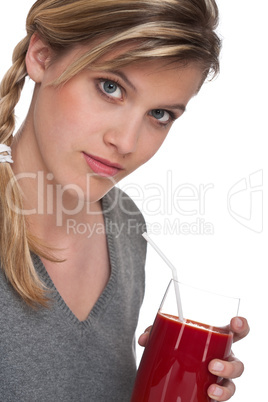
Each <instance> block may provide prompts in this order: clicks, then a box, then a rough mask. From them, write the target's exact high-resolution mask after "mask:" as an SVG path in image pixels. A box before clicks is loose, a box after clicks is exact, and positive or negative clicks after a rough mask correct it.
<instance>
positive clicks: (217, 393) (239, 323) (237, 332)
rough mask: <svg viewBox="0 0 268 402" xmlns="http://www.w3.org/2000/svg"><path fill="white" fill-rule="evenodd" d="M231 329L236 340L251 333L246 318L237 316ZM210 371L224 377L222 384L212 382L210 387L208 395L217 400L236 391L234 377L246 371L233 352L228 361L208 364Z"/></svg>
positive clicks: (223, 398)
mask: <svg viewBox="0 0 268 402" xmlns="http://www.w3.org/2000/svg"><path fill="white" fill-rule="evenodd" d="M230 329H231V331H232V332H233V333H234V342H237V341H239V340H240V339H242V338H244V337H245V336H246V335H247V334H248V333H249V326H248V323H247V320H246V319H245V318H241V317H236V318H233V319H232V320H231V323H230ZM208 369H209V371H210V372H211V373H212V374H215V375H216V376H218V377H222V378H223V381H222V382H221V384H220V385H219V384H217V385H216V384H212V385H211V386H210V387H209V388H208V395H209V397H210V398H212V399H213V400H215V401H227V400H228V399H230V398H231V397H232V396H233V394H234V393H235V385H234V383H233V381H232V379H234V378H237V377H240V376H241V374H242V373H243V371H244V365H243V363H242V362H240V361H239V360H238V359H237V358H236V357H235V356H234V355H233V354H231V356H230V357H229V359H228V361H222V360H217V359H215V360H212V361H211V362H210V363H209V366H208Z"/></svg>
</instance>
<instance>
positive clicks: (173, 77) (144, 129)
mask: <svg viewBox="0 0 268 402" xmlns="http://www.w3.org/2000/svg"><path fill="white" fill-rule="evenodd" d="M79 51H80V52H82V48H81V49H80V50H79V49H77V48H76V49H75V50H72V51H71V52H69V53H68V54H66V55H65V56H64V57H62V58H60V59H59V60H57V61H56V62H54V63H52V64H51V65H50V66H47V67H46V68H44V71H43V73H42V78H41V80H40V82H38V84H37V87H36V91H35V95H34V101H33V102H32V105H31V108H30V113H29V116H28V119H27V124H26V125H25V127H24V130H26V131H27V144H28V145H27V146H28V150H31V151H30V152H31V158H29V161H28V162H27V163H28V165H29V166H28V168H29V169H30V171H33V170H35V171H36V170H38V171H42V172H44V175H45V177H47V176H46V175H48V174H49V176H48V177H49V180H50V184H51V183H53V182H54V183H55V184H57V185H61V186H67V185H68V186H70V187H71V186H72V185H73V186H78V187H79V188H80V189H81V190H82V192H83V193H84V194H86V196H87V197H88V201H92V202H93V201H97V200H99V199H100V198H101V197H103V195H104V194H105V193H106V192H107V191H109V190H110V188H111V187H112V186H114V184H115V183H117V182H119V181H120V180H121V179H123V178H124V177H126V176H127V175H129V174H130V173H131V172H133V171H134V170H135V169H137V168H138V167H139V166H141V165H142V164H144V163H145V162H147V161H148V160H149V159H150V158H151V157H152V156H153V155H154V154H155V153H156V151H157V150H158V149H159V147H160V146H161V144H162V143H163V141H164V139H165V138H166V136H167V134H168V131H169V130H170V128H171V126H172V123H173V122H174V120H175V119H177V118H179V117H180V116H181V115H182V114H183V112H184V110H185V108H186V105H187V103H188V102H189V100H190V99H191V98H192V97H193V96H194V95H195V94H196V92H197V91H198V88H199V87H200V84H201V82H202V78H203V76H202V72H201V69H200V67H198V66H196V65H193V64H192V65H189V66H187V67H181V66H180V65H179V64H172V65H166V64H165V62H163V61H149V62H146V63H141V62H140V63H136V64H134V65H131V66H127V67H122V68H119V69H118V70H115V71H107V72H103V71H92V70H90V69H86V70H84V71H82V72H80V73H78V74H77V75H76V76H74V77H73V78H72V79H70V80H69V81H68V82H67V83H65V84H64V85H62V86H60V87H54V86H51V85H50V83H51V82H52V81H53V80H55V79H56V78H58V77H59V75H60V74H61V73H62V72H63V71H64V70H65V69H66V67H67V66H68V65H69V64H70V62H71V61H72V60H73V59H74V58H75V57H77V55H78V53H79ZM51 178H53V180H51Z"/></svg>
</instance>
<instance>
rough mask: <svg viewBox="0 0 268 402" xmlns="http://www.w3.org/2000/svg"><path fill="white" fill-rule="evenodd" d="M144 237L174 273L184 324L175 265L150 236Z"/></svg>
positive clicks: (144, 235) (181, 319) (178, 304)
mask: <svg viewBox="0 0 268 402" xmlns="http://www.w3.org/2000/svg"><path fill="white" fill-rule="evenodd" d="M142 236H143V237H144V238H145V240H147V242H148V243H149V244H150V245H151V246H152V247H153V248H154V249H155V251H156V252H157V253H158V254H159V255H160V257H161V258H162V259H163V260H164V261H165V263H166V264H167V265H168V266H169V268H170V269H171V271H172V277H173V279H174V287H175V294H176V300H177V306H178V313H179V319H180V321H182V322H183V321H184V320H183V313H182V305H181V296H180V289H179V284H178V276H177V270H176V268H175V267H174V265H173V264H172V263H171V262H170V261H169V260H168V259H167V257H166V256H165V255H164V254H163V253H162V251H161V250H160V249H159V248H158V246H157V245H156V244H155V242H154V241H153V240H152V239H151V238H150V237H149V236H148V234H147V233H146V232H144V233H143V234H142Z"/></svg>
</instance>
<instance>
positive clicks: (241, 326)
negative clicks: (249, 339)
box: [230, 317, 250, 342]
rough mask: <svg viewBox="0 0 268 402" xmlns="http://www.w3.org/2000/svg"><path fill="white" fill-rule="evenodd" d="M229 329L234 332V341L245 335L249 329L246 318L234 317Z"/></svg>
mask: <svg viewBox="0 0 268 402" xmlns="http://www.w3.org/2000/svg"><path fill="white" fill-rule="evenodd" d="M230 329H231V331H232V332H233V333H234V342H237V341H239V340H240V339H242V338H244V337H245V336H247V334H248V333H249V330H250V329H249V325H248V322H247V320H246V319H245V318H243V317H234V318H233V319H232V320H231V323H230Z"/></svg>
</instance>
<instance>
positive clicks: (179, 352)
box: [131, 280, 239, 402]
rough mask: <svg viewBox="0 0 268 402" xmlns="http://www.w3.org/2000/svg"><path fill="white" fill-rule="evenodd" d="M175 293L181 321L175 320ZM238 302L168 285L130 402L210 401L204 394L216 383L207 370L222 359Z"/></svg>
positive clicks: (226, 355)
mask: <svg viewBox="0 0 268 402" xmlns="http://www.w3.org/2000/svg"><path fill="white" fill-rule="evenodd" d="M176 289H177V296H178V289H179V294H180V297H179V298H180V300H181V305H182V311H183V316H184V317H183V319H179V318H178V307H177V300H178V297H176V292H175V290H176ZM238 308H239V299H236V298H232V297H226V296H222V295H218V294H215V293H212V292H208V291H205V290H201V289H197V288H194V287H191V286H187V285H184V284H181V283H179V282H175V281H174V280H171V281H170V283H169V285H168V288H167V291H166V293H165V296H164V298H163V301H162V303H161V305H160V308H159V310H158V313H157V315H156V318H155V321H154V324H153V327H152V330H151V333H150V336H149V340H148V343H147V346H146V348H145V350H144V353H143V356H142V359H141V362H140V366H139V368H138V372H137V377H136V381H135V385H134V390H133V394H132V399H131V402H209V401H211V399H210V398H209V397H208V395H207V389H208V387H209V386H210V385H211V384H212V383H217V382H219V381H220V378H219V377H216V376H214V375H213V374H211V373H210V372H209V371H208V364H209V362H210V361H211V360H212V359H215V358H218V359H222V360H226V359H227V358H228V356H229V355H230V352H231V345H232V340H233V334H232V333H231V331H230V330H229V328H228V324H229V323H230V320H231V318H232V317H234V316H236V315H237V314H238Z"/></svg>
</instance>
